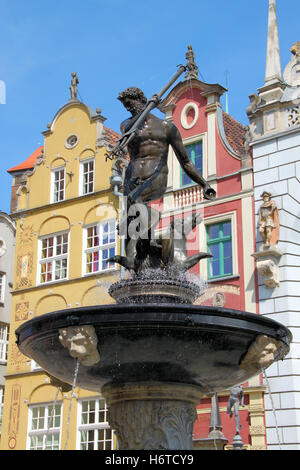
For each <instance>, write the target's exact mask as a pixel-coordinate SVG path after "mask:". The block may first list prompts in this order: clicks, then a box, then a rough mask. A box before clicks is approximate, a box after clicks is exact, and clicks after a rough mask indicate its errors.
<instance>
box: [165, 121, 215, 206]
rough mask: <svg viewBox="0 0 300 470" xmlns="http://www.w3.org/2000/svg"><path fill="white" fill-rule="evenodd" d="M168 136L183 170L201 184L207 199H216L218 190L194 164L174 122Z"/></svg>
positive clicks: (170, 126)
mask: <svg viewBox="0 0 300 470" xmlns="http://www.w3.org/2000/svg"><path fill="white" fill-rule="evenodd" d="M168 138H169V144H170V145H171V147H172V148H173V150H174V152H175V155H176V157H177V159H178V161H179V163H180V166H181V168H182V169H183V171H184V172H185V173H186V174H187V175H188V176H189V177H190V178H191V179H192V180H193V181H194V182H195V183H197V184H199V185H200V186H201V187H202V188H203V193H204V197H205V199H214V198H215V197H216V192H215V190H214V189H213V188H211V186H210V185H209V184H208V182H207V181H206V180H205V179H204V178H203V176H202V175H201V173H200V172H199V171H198V170H197V168H196V167H195V166H194V165H193V163H192V162H191V160H190V159H189V156H188V154H187V151H186V149H185V147H184V145H183V142H182V138H181V135H180V133H179V131H178V129H177V127H175V126H174V125H173V124H169V129H168Z"/></svg>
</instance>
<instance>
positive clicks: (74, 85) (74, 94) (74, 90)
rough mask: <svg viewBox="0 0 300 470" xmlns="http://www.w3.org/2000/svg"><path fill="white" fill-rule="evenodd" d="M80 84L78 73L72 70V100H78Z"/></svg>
mask: <svg viewBox="0 0 300 470" xmlns="http://www.w3.org/2000/svg"><path fill="white" fill-rule="evenodd" d="M78 84H79V80H78V77H77V74H76V72H72V80H71V86H70V93H71V98H70V99H71V100H77V92H78Z"/></svg>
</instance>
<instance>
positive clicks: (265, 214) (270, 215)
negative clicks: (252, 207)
mask: <svg viewBox="0 0 300 470" xmlns="http://www.w3.org/2000/svg"><path fill="white" fill-rule="evenodd" d="M271 196H272V194H271V193H269V192H268V191H264V192H263V193H262V195H261V197H262V198H263V201H264V202H263V204H262V205H261V206H260V209H259V220H258V225H259V233H260V235H261V238H262V239H263V242H264V245H262V247H261V249H264V248H265V247H269V246H270V245H277V242H278V232H279V226H278V209H277V206H276V204H275V201H273V200H272V199H271Z"/></svg>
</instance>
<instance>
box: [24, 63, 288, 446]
mask: <svg viewBox="0 0 300 470" xmlns="http://www.w3.org/2000/svg"><path fill="white" fill-rule="evenodd" d="M185 70H186V67H184V66H181V67H180V69H179V70H178V72H177V73H176V74H175V76H174V77H173V78H172V79H171V80H170V82H169V83H168V84H167V85H166V87H165V88H164V89H163V90H162V91H161V92H160V93H159V94H157V95H154V96H153V97H152V98H151V99H150V100H148V101H147V100H146V98H145V97H144V95H143V93H142V92H141V90H139V89H137V88H134V87H131V88H130V89H127V90H125V91H124V92H123V93H121V94H120V95H119V99H120V100H121V101H122V103H123V104H124V106H125V107H126V109H128V110H129V111H130V112H131V113H132V115H133V117H132V118H131V119H128V120H126V121H125V122H124V123H123V125H122V127H123V136H122V137H121V139H120V141H119V142H118V143H117V146H116V147H115V148H114V149H113V150H112V152H111V154H110V157H118V158H122V151H123V149H124V148H127V149H128V152H129V155H130V163H129V165H128V167H127V169H126V173H125V179H124V187H123V194H124V197H126V198H127V204H128V210H127V216H126V217H125V218H123V220H122V221H121V222H120V224H119V234H120V235H121V236H123V237H124V238H125V250H126V256H125V252H123V253H121V255H118V256H115V257H114V258H113V259H112V260H110V261H114V262H116V263H119V264H120V265H121V266H122V267H123V268H126V269H127V270H128V271H129V273H130V274H131V277H130V278H129V279H121V280H120V281H119V282H117V283H115V284H113V285H112V286H111V287H110V289H109V293H110V295H111V297H112V298H113V299H114V300H115V301H116V303H112V304H110V305H99V306H91V307H81V308H69V309H66V310H62V311H57V312H52V313H48V314H45V315H42V316H40V317H37V318H34V319H32V320H30V321H27V322H26V323H24V324H23V325H21V326H20V327H19V328H18V329H17V330H16V336H17V344H18V346H19V349H20V350H21V352H22V353H23V354H25V355H26V356H28V357H30V358H32V359H34V360H35V361H37V362H38V363H39V364H40V366H41V367H42V368H43V369H44V370H45V371H46V372H47V373H49V374H51V376H53V377H55V378H56V379H57V380H60V381H61V382H63V383H67V384H71V385H72V384H73V387H74V382H73V381H74V375H76V376H77V382H76V386H78V387H80V388H83V389H86V390H90V391H95V392H97V393H100V392H101V393H102V395H103V396H104V397H105V399H106V402H107V404H108V407H109V423H110V426H111V427H112V428H113V429H115V431H116V434H117V438H118V444H119V449H121V450H129V449H130V450H141V449H156V450H160V449H173V450H180V449H185V450H189V449H192V446H193V442H192V433H193V427H194V422H195V420H196V416H197V414H196V406H197V405H198V404H199V401H200V398H201V396H203V395H204V394H208V393H210V394H211V393H215V392H217V391H219V390H224V389H229V388H231V387H233V386H235V385H236V384H240V383H243V382H245V381H247V380H248V379H249V378H250V377H252V376H253V375H256V374H258V373H259V372H260V371H261V369H262V368H266V367H268V366H269V365H271V364H272V363H273V362H274V361H276V360H279V359H282V358H283V357H284V356H285V355H286V354H287V352H288V351H289V344H290V341H291V334H290V332H289V330H287V328H285V327H284V326H283V325H281V324H279V323H277V322H275V321H272V320H270V319H269V318H265V317H260V316H258V315H255V314H251V313H247V312H241V311H237V310H231V309H225V308H218V307H203V306H196V305H193V302H194V301H195V299H196V298H197V297H198V295H199V285H198V284H197V283H195V282H193V281H191V280H190V279H188V276H187V273H188V270H189V269H190V268H191V267H192V266H194V265H195V264H196V263H198V262H199V261H200V260H201V259H205V258H207V257H209V256H211V255H210V254H208V253H197V254H196V255H193V256H188V255H187V244H186V236H187V234H188V233H189V231H190V230H192V229H193V228H195V227H196V225H197V224H199V223H200V222H201V219H200V218H199V216H198V215H196V214H192V215H191V216H189V217H188V218H186V219H184V220H181V219H180V220H178V219H173V220H172V221H171V223H170V226H169V228H168V230H167V234H166V233H163V232H162V233H161V235H160V236H159V237H155V236H154V235H153V233H154V229H155V227H157V226H158V223H159V222H160V214H159V211H157V210H156V209H155V208H154V207H153V206H152V205H151V204H150V203H151V202H152V201H154V200H156V199H158V198H160V197H161V196H162V195H163V194H164V192H165V189H166V184H167V154H168V147H169V145H171V146H172V147H173V149H174V152H175V154H176V156H177V158H178V160H179V162H180V164H181V166H182V168H183V170H184V171H186V173H187V174H188V175H189V176H190V177H191V178H192V179H193V180H194V181H195V182H196V183H198V184H199V185H201V187H202V188H203V194H204V197H205V198H206V199H214V198H215V197H216V194H215V191H214V190H213V189H212V188H211V187H210V186H209V184H208V183H207V182H206V181H205V180H204V178H203V177H202V176H201V175H200V174H199V173H198V171H197V170H196V168H195V167H194V166H193V165H192V164H191V162H190V161H189V159H188V156H187V154H186V152H185V149H184V146H183V143H182V140H181V137H180V134H179V132H178V130H177V129H176V127H175V126H174V125H173V124H171V123H168V122H166V121H162V120H160V119H158V118H157V117H155V116H153V115H152V114H150V111H151V109H153V108H154V107H155V106H157V105H158V103H159V102H160V99H161V96H162V94H163V93H164V92H165V91H166V89H167V88H168V87H170V86H171V84H172V83H174V81H175V80H176V79H177V78H178V77H179V75H180V74H181V73H183V72H184V71H185ZM137 222H138V223H137ZM137 227H138V228H137ZM78 361H80V367H78ZM74 370H75V371H76V374H74Z"/></svg>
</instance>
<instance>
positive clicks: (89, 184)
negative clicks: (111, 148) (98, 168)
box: [80, 159, 95, 194]
mask: <svg viewBox="0 0 300 470" xmlns="http://www.w3.org/2000/svg"><path fill="white" fill-rule="evenodd" d="M80 170H81V178H80V194H90V193H92V192H94V171H95V160H94V159H92V160H87V161H85V162H81V168H80Z"/></svg>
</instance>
